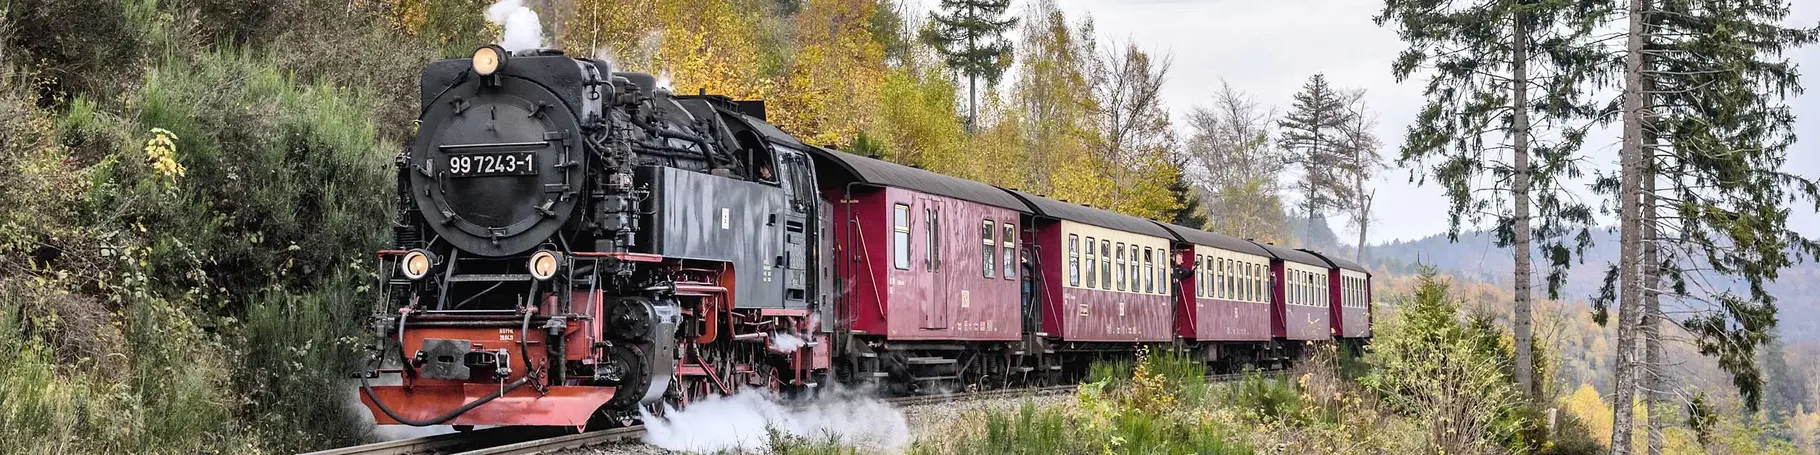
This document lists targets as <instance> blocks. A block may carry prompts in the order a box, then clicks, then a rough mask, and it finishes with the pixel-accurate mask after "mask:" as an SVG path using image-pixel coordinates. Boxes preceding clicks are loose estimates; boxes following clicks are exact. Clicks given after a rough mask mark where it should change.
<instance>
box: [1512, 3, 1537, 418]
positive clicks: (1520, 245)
mask: <svg viewBox="0 0 1820 455" xmlns="http://www.w3.org/2000/svg"><path fill="white" fill-rule="evenodd" d="M1524 19H1525V17H1524V14H1523V13H1521V12H1518V13H1516V14H1514V15H1512V17H1511V35H1513V39H1512V43H1511V52H1510V55H1511V62H1510V64H1511V71H1510V73H1511V76H1510V77H1511V82H1510V87H1511V88H1510V103H1511V108H1512V112H1513V116H1512V117H1513V118H1512V122H1513V123H1514V124H1513V125H1512V130H1511V136H1512V138H1511V142H1512V144H1511V145H1512V146H1513V149H1512V150H1511V152H1510V154H1511V162H1512V165H1513V166H1514V167H1515V169H1514V170H1513V171H1514V172H1515V174H1516V175H1515V179H1514V180H1515V181H1514V182H1513V183H1512V185H1511V195H1510V199H1511V201H1512V202H1513V203H1515V204H1516V207H1515V208H1516V213H1515V214H1514V217H1513V219H1512V220H1511V225H1512V226H1511V228H1512V229H1513V230H1515V231H1516V232H1515V237H1516V239H1515V240H1516V242H1515V244H1514V245H1511V256H1513V257H1514V258H1515V259H1516V269H1517V270H1516V284H1515V285H1513V286H1512V291H1514V294H1515V296H1516V308H1514V312H1515V313H1516V314H1515V315H1514V316H1512V317H1511V320H1512V325H1513V326H1514V327H1513V330H1512V331H1513V332H1515V333H1514V335H1513V336H1514V337H1515V338H1516V344H1517V359H1516V361H1517V365H1516V373H1517V388H1518V389H1520V390H1522V391H1523V398H1524V399H1525V400H1530V401H1533V400H1534V399H1535V387H1536V379H1535V374H1536V372H1535V352H1534V350H1533V348H1534V343H1532V341H1531V339H1532V338H1533V336H1534V331H1533V329H1532V327H1531V321H1530V312H1531V307H1532V304H1531V302H1530V283H1529V279H1530V270H1529V268H1530V258H1532V257H1533V256H1532V255H1531V253H1530V251H1531V250H1530V244H1529V243H1530V231H1529V30H1528V29H1527V28H1526V27H1525V26H1524V24H1523V21H1524Z"/></svg>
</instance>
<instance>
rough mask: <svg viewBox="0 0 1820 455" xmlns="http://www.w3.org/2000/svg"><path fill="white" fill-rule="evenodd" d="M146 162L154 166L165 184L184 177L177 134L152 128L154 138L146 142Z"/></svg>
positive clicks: (167, 184)
mask: <svg viewBox="0 0 1820 455" xmlns="http://www.w3.org/2000/svg"><path fill="white" fill-rule="evenodd" d="M144 150H145V162H146V164H149V165H151V166H152V172H153V173H155V174H157V175H158V177H159V178H161V179H162V182H163V183H164V184H165V186H167V187H168V186H170V185H172V184H175V183H176V182H177V178H179V177H183V173H184V169H183V164H181V163H178V162H177V135H176V134H175V133H171V132H170V131H168V130H165V129H164V128H152V138H151V139H150V140H147V141H146V142H145V149H144Z"/></svg>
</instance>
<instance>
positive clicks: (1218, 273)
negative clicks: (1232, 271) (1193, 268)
mask: <svg viewBox="0 0 1820 455" xmlns="http://www.w3.org/2000/svg"><path fill="white" fill-rule="evenodd" d="M1213 280H1214V281H1213V289H1214V295H1216V296H1218V297H1219V298H1222V299H1225V298H1230V297H1231V296H1229V295H1227V294H1226V258H1215V259H1214V260H1213Z"/></svg>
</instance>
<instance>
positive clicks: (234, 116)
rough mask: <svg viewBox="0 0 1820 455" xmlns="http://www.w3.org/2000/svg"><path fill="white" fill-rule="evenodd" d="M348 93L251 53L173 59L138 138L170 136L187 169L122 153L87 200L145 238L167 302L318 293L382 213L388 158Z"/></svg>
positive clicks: (372, 233)
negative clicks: (176, 171)
mask: <svg viewBox="0 0 1820 455" xmlns="http://www.w3.org/2000/svg"><path fill="white" fill-rule="evenodd" d="M355 99H358V96H357V95H356V94H353V93H351V92H349V91H343V90H335V89H331V88H327V87H311V86H299V85H297V84H296V83H295V81H293V80H291V79H289V78H288V77H286V76H284V75H283V73H281V72H280V71H279V70H278V69H277V68H276V67H275V66H273V65H272V64H271V63H269V62H268V61H265V60H262V59H259V58H256V57H254V56H252V55H250V54H247V53H221V54H208V55H204V56H200V57H198V58H197V59H196V61H195V62H184V61H179V60H172V61H168V62H166V63H165V64H164V65H163V66H161V67H160V68H158V69H156V70H153V71H152V72H151V74H150V76H148V78H147V80H146V84H145V89H144V93H143V94H142V95H141V100H140V105H139V106H138V108H137V109H136V113H137V118H136V120H137V124H138V125H140V128H143V131H145V132H143V133H140V134H139V136H138V137H139V138H140V140H141V141H144V140H146V139H148V138H151V137H152V136H154V134H152V133H151V132H150V131H151V130H152V129H154V128H157V129H162V130H168V131H169V132H170V133H171V134H172V135H173V136H174V137H175V139H176V140H175V149H176V150H175V152H176V156H177V160H178V161H179V162H180V164H181V165H182V167H183V168H184V169H185V172H184V173H183V174H182V175H180V176H176V177H174V178H172V177H170V176H160V175H157V174H158V173H156V172H153V171H152V170H150V169H148V168H147V166H145V165H143V164H142V163H141V162H140V161H142V158H138V157H143V156H145V154H144V153H143V152H140V151H139V150H123V151H121V153H120V157H119V158H118V159H116V160H113V161H111V162H104V163H102V164H100V165H98V167H100V168H102V171H101V172H100V174H101V175H103V176H107V177H110V178H107V179H105V181H103V182H101V183H99V184H97V185H96V186H95V191H94V193H93V194H91V197H90V198H89V199H90V200H89V202H90V203H91V204H92V208H93V212H94V213H99V214H105V215H106V216H109V217H110V219H104V220H97V221H98V223H99V224H112V225H114V226H118V227H120V228H122V229H123V230H127V231H129V232H131V231H138V232H144V233H146V235H144V236H143V237H142V238H143V241H144V247H145V248H146V249H147V252H146V262H147V263H148V267H146V272H147V274H148V277H147V278H148V282H150V283H152V284H154V285H156V287H157V289H155V291H156V292H159V293H160V294H162V295H186V296H190V297H192V298H194V299H196V300H200V301H213V302H218V303H217V305H218V307H217V308H215V309H214V310H216V311H221V312H223V313H225V314H237V313H240V311H238V310H239V309H240V308H239V305H244V304H245V302H246V300H247V299H248V296H249V291H250V290H260V289H266V288H268V287H270V286H280V287H283V288H286V289H296V290H301V291H309V290H312V289H313V288H315V287H316V286H317V284H318V283H321V282H323V281H324V280H325V278H327V277H328V276H329V275H330V273H331V272H333V271H334V270H336V269H338V268H341V267H345V266H346V265H347V264H348V263H349V262H350V261H353V260H355V259H356V258H357V257H359V256H360V255H364V254H366V253H367V252H370V251H372V250H373V249H374V248H376V247H377V246H378V245H379V244H380V241H381V240H382V239H383V235H384V234H385V232H386V229H385V225H386V224H385V223H386V220H387V219H388V217H389V216H390V212H389V210H388V208H389V207H388V205H387V204H386V202H387V201H388V200H390V198H389V197H386V196H387V195H389V194H391V191H392V187H391V183H392V182H391V179H390V178H388V176H389V168H390V164H391V163H390V158H392V157H393V156H394V155H395V151H394V149H393V148H392V147H391V146H389V145H386V144H383V143H381V142H379V141H378V140H377V139H376V138H375V136H374V130H373V127H372V123H371V119H370V118H368V117H366V116H364V115H363V114H361V110H360V109H359V107H358V104H357V103H356V102H354V101H352V100H355ZM141 144H143V142H141ZM166 180H174V181H166ZM160 181H164V182H163V183H164V184H165V185H166V186H168V187H169V189H165V190H161V189H160V188H159V184H160Z"/></svg>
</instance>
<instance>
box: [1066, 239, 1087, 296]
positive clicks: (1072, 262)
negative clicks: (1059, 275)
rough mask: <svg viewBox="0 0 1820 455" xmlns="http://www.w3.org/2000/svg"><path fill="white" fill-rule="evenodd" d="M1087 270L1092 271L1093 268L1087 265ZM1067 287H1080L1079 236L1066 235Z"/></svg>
mask: <svg viewBox="0 0 1820 455" xmlns="http://www.w3.org/2000/svg"><path fill="white" fill-rule="evenodd" d="M1087 269H1088V270H1092V269H1093V266H1092V265H1089V266H1087ZM1068 285H1069V286H1080V285H1081V236H1080V234H1068Z"/></svg>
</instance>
